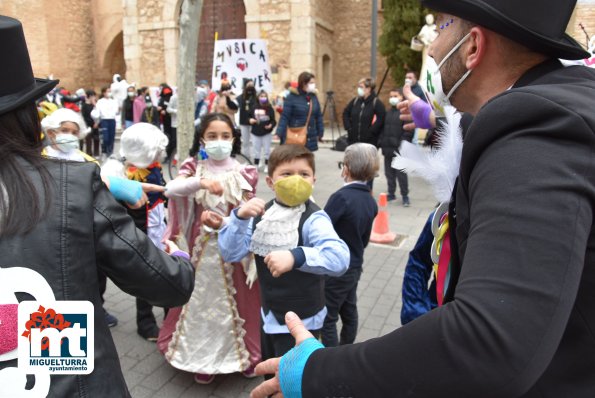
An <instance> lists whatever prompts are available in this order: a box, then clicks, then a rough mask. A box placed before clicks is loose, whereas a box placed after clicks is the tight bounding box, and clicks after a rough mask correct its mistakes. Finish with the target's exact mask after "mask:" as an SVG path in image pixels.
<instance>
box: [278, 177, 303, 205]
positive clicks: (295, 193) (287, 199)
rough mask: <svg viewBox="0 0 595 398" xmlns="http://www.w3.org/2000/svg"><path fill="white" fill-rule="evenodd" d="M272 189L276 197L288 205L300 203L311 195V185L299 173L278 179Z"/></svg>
mask: <svg viewBox="0 0 595 398" xmlns="http://www.w3.org/2000/svg"><path fill="white" fill-rule="evenodd" d="M273 189H274V190H275V193H276V194H277V199H278V200H279V201H280V202H281V203H283V204H284V205H287V206H289V207H294V206H298V205H301V204H302V203H304V202H306V201H307V200H308V199H309V198H310V195H312V185H311V184H310V183H309V182H308V181H306V180H304V179H303V178H302V177H300V176H299V175H292V176H289V177H285V178H283V179H280V180H278V181H277V182H276V183H275V184H274V185H273Z"/></svg>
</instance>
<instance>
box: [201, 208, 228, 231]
mask: <svg viewBox="0 0 595 398" xmlns="http://www.w3.org/2000/svg"><path fill="white" fill-rule="evenodd" d="M200 222H201V223H202V224H204V225H206V226H207V227H209V228H212V229H219V228H221V224H223V217H221V216H220V215H219V214H217V213H216V212H214V211H211V210H205V211H203V212H202V214H201V215H200Z"/></svg>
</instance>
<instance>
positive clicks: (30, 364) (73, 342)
mask: <svg viewBox="0 0 595 398" xmlns="http://www.w3.org/2000/svg"><path fill="white" fill-rule="evenodd" d="M94 330H95V325H94V318H93V304H91V302H89V301H54V302H47V303H41V302H37V301H23V302H21V303H20V304H19V334H18V336H19V368H20V369H22V370H24V371H26V372H27V373H34V372H39V371H40V370H44V371H49V372H50V374H89V373H91V372H92V371H93V367H94V358H95V357H94Z"/></svg>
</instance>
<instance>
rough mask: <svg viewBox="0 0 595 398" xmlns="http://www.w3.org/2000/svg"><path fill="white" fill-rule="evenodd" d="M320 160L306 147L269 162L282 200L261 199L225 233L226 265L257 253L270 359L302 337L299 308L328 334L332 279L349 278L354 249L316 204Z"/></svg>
mask: <svg viewBox="0 0 595 398" xmlns="http://www.w3.org/2000/svg"><path fill="white" fill-rule="evenodd" d="M314 172H315V165H314V155H313V154H312V152H310V151H309V150H308V149H307V148H304V147H302V146H298V145H281V146H279V147H277V148H276V149H275V150H274V151H273V152H272V153H271V156H270V158H269V172H268V176H267V178H266V181H267V185H268V186H269V187H270V188H271V189H273V190H274V191H275V199H274V200H271V201H270V202H268V203H265V202H264V201H263V200H262V199H259V198H253V199H251V200H250V201H248V202H246V203H245V204H243V205H242V206H241V207H239V208H238V209H236V210H234V211H233V212H232V213H231V215H230V217H229V220H228V221H227V223H226V225H225V226H224V227H223V228H222V229H221V230H220V232H219V249H220V250H221V256H222V257H223V259H224V261H226V262H233V261H239V260H240V259H242V258H244V257H245V256H246V254H248V252H252V253H254V257H255V260H256V266H257V270H258V279H259V281H260V289H261V301H262V307H261V317H262V324H263V326H262V330H261V338H260V340H261V350H262V359H263V360H266V359H268V358H274V357H278V356H281V355H283V354H285V353H286V352H287V351H289V350H290V349H291V348H292V347H293V346H294V345H295V340H294V339H293V337H292V336H291V334H290V333H289V329H288V328H287V326H286V325H285V319H284V317H285V313H286V312H287V311H294V312H296V313H297V314H298V315H300V317H301V318H302V319H303V320H304V324H305V325H306V327H307V328H308V329H309V330H310V331H311V332H312V333H313V334H314V336H317V337H319V336H320V330H321V329H322V325H323V322H324V318H325V316H326V313H327V310H326V307H325V303H324V275H332V276H339V275H342V274H343V273H344V272H345V271H346V270H347V267H348V266H349V248H348V247H347V245H346V244H345V242H343V241H342V240H341V239H340V238H339V236H338V235H337V233H336V232H335V230H334V229H333V225H332V223H331V220H330V218H329V216H328V215H327V214H326V213H325V212H324V211H323V210H321V209H320V207H318V206H317V205H316V204H315V203H314V202H312V201H311V200H310V195H311V194H312V185H313V184H314V182H315V180H316V177H315V174H314Z"/></svg>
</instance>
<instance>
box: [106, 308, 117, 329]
mask: <svg viewBox="0 0 595 398" xmlns="http://www.w3.org/2000/svg"><path fill="white" fill-rule="evenodd" d="M103 313H104V315H105V323H107V326H108V327H110V328H113V327H114V326H116V325H117V324H118V318H116V317H115V316H113V315H112V314H110V313H109V312H107V311H106V310H103Z"/></svg>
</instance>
